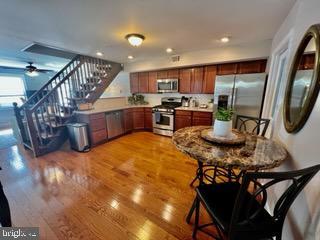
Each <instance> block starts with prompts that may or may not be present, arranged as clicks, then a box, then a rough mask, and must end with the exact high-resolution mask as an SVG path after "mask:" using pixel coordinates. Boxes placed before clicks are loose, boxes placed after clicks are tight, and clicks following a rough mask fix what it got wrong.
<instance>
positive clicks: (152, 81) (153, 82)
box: [148, 72, 158, 93]
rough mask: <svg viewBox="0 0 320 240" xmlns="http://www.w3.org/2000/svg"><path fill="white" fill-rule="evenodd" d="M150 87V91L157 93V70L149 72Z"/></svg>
mask: <svg viewBox="0 0 320 240" xmlns="http://www.w3.org/2000/svg"><path fill="white" fill-rule="evenodd" d="M148 88H149V90H148V92H149V93H157V91H158V89H157V72H149V76H148Z"/></svg>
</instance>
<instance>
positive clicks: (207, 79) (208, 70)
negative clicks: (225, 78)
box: [202, 65, 217, 93]
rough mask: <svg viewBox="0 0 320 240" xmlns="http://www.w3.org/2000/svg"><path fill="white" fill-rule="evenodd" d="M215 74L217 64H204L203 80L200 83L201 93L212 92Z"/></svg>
mask: <svg viewBox="0 0 320 240" xmlns="http://www.w3.org/2000/svg"><path fill="white" fill-rule="evenodd" d="M216 75H217V66H215V65H213V66H206V67H205V68H204V80H203V83H202V93H214V86H215V81H216Z"/></svg>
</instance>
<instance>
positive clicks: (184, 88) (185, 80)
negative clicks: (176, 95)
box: [179, 68, 193, 93]
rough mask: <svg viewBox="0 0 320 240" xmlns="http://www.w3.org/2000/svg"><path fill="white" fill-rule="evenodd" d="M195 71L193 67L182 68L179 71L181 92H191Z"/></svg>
mask: <svg viewBox="0 0 320 240" xmlns="http://www.w3.org/2000/svg"><path fill="white" fill-rule="evenodd" d="M192 75H193V71H192V68H184V69H180V73H179V92H180V93H190V92H191V81H192Z"/></svg>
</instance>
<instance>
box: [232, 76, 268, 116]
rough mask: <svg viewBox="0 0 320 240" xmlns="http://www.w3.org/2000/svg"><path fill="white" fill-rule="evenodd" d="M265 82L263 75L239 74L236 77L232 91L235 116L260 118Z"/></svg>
mask: <svg viewBox="0 0 320 240" xmlns="http://www.w3.org/2000/svg"><path fill="white" fill-rule="evenodd" d="M265 82H266V74H265V73H254V74H241V75H237V76H236V79H235V89H234V98H235V101H234V102H235V103H234V110H235V111H236V114H238V115H245V116H251V117H257V118H258V117H260V113H261V111H262V102H263V97H264V87H265Z"/></svg>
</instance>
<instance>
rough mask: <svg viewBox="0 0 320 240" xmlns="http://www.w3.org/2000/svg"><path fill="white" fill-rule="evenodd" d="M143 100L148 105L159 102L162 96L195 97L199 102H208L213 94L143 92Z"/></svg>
mask: <svg viewBox="0 0 320 240" xmlns="http://www.w3.org/2000/svg"><path fill="white" fill-rule="evenodd" d="M143 95H144V96H145V100H146V101H147V102H149V104H150V105H159V104H160V103H161V98H163V97H179V98H181V97H182V96H185V97H192V99H194V98H197V99H198V101H199V103H200V104H202V103H203V104H208V102H209V101H210V99H212V98H213V94H180V93H163V94H143Z"/></svg>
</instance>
